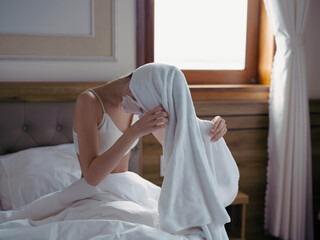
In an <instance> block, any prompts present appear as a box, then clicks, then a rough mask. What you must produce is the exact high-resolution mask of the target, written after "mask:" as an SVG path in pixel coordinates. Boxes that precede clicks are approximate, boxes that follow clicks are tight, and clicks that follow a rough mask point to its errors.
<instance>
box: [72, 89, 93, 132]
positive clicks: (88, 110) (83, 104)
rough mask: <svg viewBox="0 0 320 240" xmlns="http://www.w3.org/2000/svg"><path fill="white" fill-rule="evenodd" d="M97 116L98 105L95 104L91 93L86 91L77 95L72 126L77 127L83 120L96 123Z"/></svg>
mask: <svg viewBox="0 0 320 240" xmlns="http://www.w3.org/2000/svg"><path fill="white" fill-rule="evenodd" d="M98 114H99V103H98V102H97V99H96V97H95V96H94V94H93V93H92V92H90V91H89V90H86V91H84V92H82V93H81V94H79V96H78V97H77V100H76V103H75V108H74V116H73V124H74V125H75V126H77V123H78V122H79V120H80V121H82V120H85V119H87V120H88V119H90V120H94V121H96V119H97V118H98Z"/></svg>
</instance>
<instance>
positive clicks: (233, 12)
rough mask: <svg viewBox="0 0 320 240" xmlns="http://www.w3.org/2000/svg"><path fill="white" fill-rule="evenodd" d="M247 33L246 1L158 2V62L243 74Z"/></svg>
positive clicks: (188, 0)
mask: <svg viewBox="0 0 320 240" xmlns="http://www.w3.org/2000/svg"><path fill="white" fill-rule="evenodd" d="M168 6H170V7H168ZM221 23H223V24H221ZM246 33H247V0H228V1H218V0H201V1H197V0H174V1H172V0H161V1H155V6H154V61H155V62H162V63H168V64H172V65H175V66H177V67H179V68H180V69H186V70H193V69H194V70H243V69H244V68H245V57H246V55H245V53H246Z"/></svg>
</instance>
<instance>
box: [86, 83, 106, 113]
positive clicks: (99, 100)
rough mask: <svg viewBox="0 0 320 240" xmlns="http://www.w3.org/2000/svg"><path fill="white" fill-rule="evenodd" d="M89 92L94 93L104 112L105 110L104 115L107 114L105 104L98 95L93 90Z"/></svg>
mask: <svg viewBox="0 0 320 240" xmlns="http://www.w3.org/2000/svg"><path fill="white" fill-rule="evenodd" d="M89 91H91V92H93V94H94V95H95V96H96V97H97V98H98V99H99V102H100V105H101V107H102V110H103V113H106V110H105V109H104V106H103V103H102V100H101V98H100V97H99V95H98V93H96V92H95V91H94V90H93V89H91V88H90V89H89Z"/></svg>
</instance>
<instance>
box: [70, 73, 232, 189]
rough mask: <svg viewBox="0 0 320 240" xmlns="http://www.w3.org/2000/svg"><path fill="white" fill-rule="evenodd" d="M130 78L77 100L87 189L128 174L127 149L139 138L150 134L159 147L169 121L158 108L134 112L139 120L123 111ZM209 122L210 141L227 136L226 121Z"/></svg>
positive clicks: (76, 125)
mask: <svg viewBox="0 0 320 240" xmlns="http://www.w3.org/2000/svg"><path fill="white" fill-rule="evenodd" d="M131 76H132V74H130V75H128V76H125V77H122V78H119V79H117V80H114V81H111V82H108V83H106V84H104V85H101V86H98V87H96V88H93V89H89V90H87V91H85V92H83V93H81V94H80V95H79V96H78V98H77V101H76V105H75V112H74V120H73V127H74V143H75V148H76V151H77V156H78V159H79V162H80V167H81V170H82V177H84V178H85V179H86V181H87V183H88V184H90V185H93V186H96V185H98V184H99V183H100V182H101V181H102V180H103V179H104V178H105V177H106V176H107V175H108V174H110V173H119V172H125V171H128V164H129V155H130V153H129V152H130V149H131V148H132V147H134V146H135V145H136V144H137V142H138V139H139V138H140V137H142V136H144V135H147V134H149V133H153V135H154V136H155V137H156V139H157V140H158V141H159V142H160V143H162V137H163V130H164V126H165V124H166V123H167V122H168V121H169V119H168V114H167V113H166V112H165V111H164V109H163V108H162V107H161V106H158V107H156V108H154V109H153V110H151V111H149V112H147V113H145V114H144V113H142V112H140V113H139V109H137V111H136V112H137V113H139V114H140V115H141V116H140V119H139V118H138V116H137V115H132V114H129V113H126V112H125V111H124V109H123V104H124V105H127V107H130V103H131V104H133V105H134V101H132V100H135V98H134V96H133V94H132V93H131V91H130V89H129V83H130V79H131ZM123 100H125V101H123ZM128 103H129V104H128ZM124 107H125V106H124ZM133 107H134V106H133ZM131 112H132V111H131ZM212 122H213V123H214V124H213V127H212V129H211V133H210V134H211V140H212V141H217V140H219V139H220V138H221V137H222V136H224V134H225V133H226V132H227V128H226V124H225V120H224V119H222V118H221V117H219V116H217V117H215V118H214V119H213V120H212Z"/></svg>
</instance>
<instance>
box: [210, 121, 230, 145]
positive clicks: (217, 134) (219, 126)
mask: <svg viewBox="0 0 320 240" xmlns="http://www.w3.org/2000/svg"><path fill="white" fill-rule="evenodd" d="M211 121H212V122H213V125H212V128H211V132H210V136H211V141H212V142H216V141H218V140H219V139H220V138H222V137H223V136H224V135H225V134H226V133H227V124H226V120H224V119H223V118H221V117H220V116H216V117H215V118H214V119H212V120H211Z"/></svg>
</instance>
